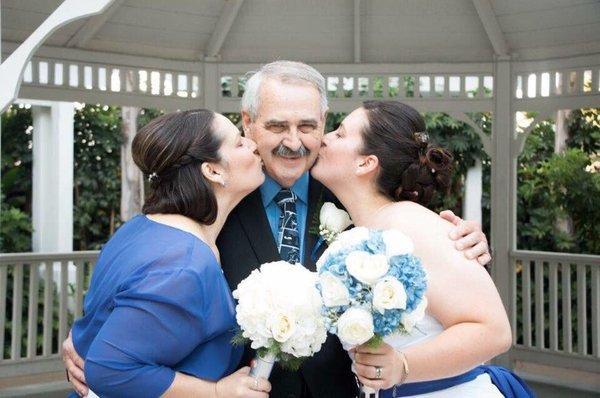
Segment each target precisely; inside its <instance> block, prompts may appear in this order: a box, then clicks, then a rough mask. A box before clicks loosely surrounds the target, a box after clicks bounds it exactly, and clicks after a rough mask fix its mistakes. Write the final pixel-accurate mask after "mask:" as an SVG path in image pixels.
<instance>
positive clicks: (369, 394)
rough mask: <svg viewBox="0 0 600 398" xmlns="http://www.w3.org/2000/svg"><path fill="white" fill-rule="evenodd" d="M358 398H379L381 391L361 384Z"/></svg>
mask: <svg viewBox="0 0 600 398" xmlns="http://www.w3.org/2000/svg"><path fill="white" fill-rule="evenodd" d="M358 398H379V391H378V390H374V389H372V388H371V387H367V386H363V385H362V384H361V385H360V391H359V393H358Z"/></svg>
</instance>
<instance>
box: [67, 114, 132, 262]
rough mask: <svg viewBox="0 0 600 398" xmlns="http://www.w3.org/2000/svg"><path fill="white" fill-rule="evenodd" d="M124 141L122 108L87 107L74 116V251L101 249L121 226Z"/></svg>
mask: <svg viewBox="0 0 600 398" xmlns="http://www.w3.org/2000/svg"><path fill="white" fill-rule="evenodd" d="M121 142H122V137H121V112H120V110H119V108H116V107H109V106H106V105H105V106H102V105H85V106H84V107H83V108H81V109H79V110H78V111H77V112H76V113H75V153H74V156H75V173H74V214H73V223H74V225H73V237H74V247H75V250H95V249H99V248H100V247H101V245H102V244H103V243H104V242H106V240H107V238H108V237H109V236H110V235H112V233H113V232H114V231H115V229H116V228H117V227H118V226H119V225H120V222H121V221H120V218H119V207H120V197H121V164H120V162H121V160H120V159H121Z"/></svg>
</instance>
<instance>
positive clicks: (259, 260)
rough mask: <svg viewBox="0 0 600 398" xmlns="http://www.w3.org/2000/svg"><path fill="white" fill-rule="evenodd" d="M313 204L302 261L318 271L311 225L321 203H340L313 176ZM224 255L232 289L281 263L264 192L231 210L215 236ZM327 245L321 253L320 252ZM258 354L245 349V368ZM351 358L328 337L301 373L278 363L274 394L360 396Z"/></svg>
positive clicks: (279, 397) (283, 397) (276, 397)
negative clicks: (257, 271)
mask: <svg viewBox="0 0 600 398" xmlns="http://www.w3.org/2000/svg"><path fill="white" fill-rule="evenodd" d="M308 197H309V200H308V201H309V203H308V212H307V220H306V228H305V231H304V233H305V235H304V265H305V266H306V267H307V268H308V269H310V270H311V271H315V270H316V265H315V262H314V261H313V260H312V258H311V253H312V250H313V247H314V245H315V244H316V242H317V237H316V236H315V235H312V234H310V232H309V231H310V227H311V225H312V221H313V219H314V217H315V214H316V212H318V211H319V210H320V209H319V208H317V207H318V206H319V205H320V204H321V203H322V202H336V200H335V197H334V196H333V194H331V192H329V191H328V190H327V189H326V188H324V187H323V185H322V184H321V183H319V182H318V181H316V180H314V179H313V178H310V181H309V196H308ZM217 246H218V248H219V252H220V254H221V265H222V267H223V272H224V273H225V277H226V278H227V281H228V283H229V287H230V288H231V290H235V288H236V287H237V285H238V284H239V283H240V282H241V281H242V280H243V279H244V278H246V277H247V276H248V275H249V274H250V272H251V271H252V270H253V269H255V268H257V267H259V266H260V265H261V264H263V263H266V262H271V261H279V260H281V257H280V256H279V252H278V250H277V246H276V244H275V241H274V239H273V234H272V233H271V228H270V226H269V221H268V219H267V215H266V213H265V210H264V207H263V204H262V199H261V195H260V190H258V189H257V190H256V191H254V192H253V193H251V194H250V195H248V196H247V197H246V198H244V200H243V201H242V202H240V204H239V205H238V206H237V207H236V208H235V209H234V210H233V211H232V212H231V214H230V215H229V218H228V219H227V222H226V223H225V225H224V227H223V230H222V231H221V234H220V235H219V237H218V239H217ZM324 249H325V245H323V247H322V248H321V250H320V251H319V253H318V254H319V255H320V254H321V253H322V251H323V250H324ZM253 357H254V353H253V351H252V350H251V349H250V348H249V347H246V349H245V352H244V357H243V359H242V363H241V366H245V365H247V364H248V363H249V361H250V360H251V359H252V358H253ZM350 365H351V362H350V359H349V357H348V354H347V353H346V352H345V351H344V350H343V348H342V345H341V344H340V341H339V340H338V338H337V337H336V336H333V335H328V336H327V341H326V342H325V344H323V346H322V347H321V350H320V351H319V352H318V353H317V354H316V355H315V356H313V357H312V358H310V359H308V360H306V362H305V363H304V364H303V365H302V367H301V368H300V370H299V371H297V372H291V371H287V370H284V369H282V368H281V367H279V366H278V365H277V364H276V365H275V367H274V369H273V372H272V373H271V377H270V379H269V380H270V382H271V384H272V386H273V389H272V391H271V393H270V395H269V396H270V397H271V398H350V397H355V396H357V388H356V383H355V380H354V376H353V374H352V372H351V370H350Z"/></svg>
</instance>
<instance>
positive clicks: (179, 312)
mask: <svg viewBox="0 0 600 398" xmlns="http://www.w3.org/2000/svg"><path fill="white" fill-rule="evenodd" d="M204 277H205V275H200V274H199V273H198V272H195V271H192V270H189V269H187V268H185V269H177V270H171V271H169V272H162V271H158V272H151V273H147V274H145V275H139V276H134V277H132V278H131V279H130V280H128V281H126V282H125V283H124V284H123V286H122V288H121V289H120V291H119V293H117V295H116V296H115V298H114V300H113V303H114V309H113V311H112V312H111V313H110V315H109V317H108V318H107V319H106V321H105V323H104V324H103V326H102V328H101V329H100V331H99V332H98V334H97V335H96V337H95V338H94V340H93V342H92V344H91V346H90V348H89V351H88V353H87V356H86V359H85V367H84V368H85V377H86V381H87V383H88V385H89V386H90V388H91V390H92V391H94V392H95V393H96V394H97V395H99V396H102V397H117V396H118V397H158V396H160V395H161V394H163V393H164V392H165V391H166V390H167V389H168V388H169V386H170V385H171V384H172V383H173V379H174V378H175V371H174V370H173V369H172V368H173V366H174V365H175V364H177V362H179V361H181V360H182V359H183V358H185V357H186V356H187V355H189V353H190V352H192V350H193V349H194V348H195V347H196V346H197V345H198V344H200V343H201V342H202V341H204V339H205V336H206V319H204V318H205V309H204V308H205V307H204V306H205V303H206V297H205V296H204V295H205V294H206V289H204V287H203V286H207V283H210V281H206V280H202V279H205V278H204Z"/></svg>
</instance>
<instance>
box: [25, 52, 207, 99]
mask: <svg viewBox="0 0 600 398" xmlns="http://www.w3.org/2000/svg"><path fill="white" fill-rule="evenodd" d="M23 83H24V84H26V85H30V86H49V87H57V88H70V89H74V90H77V89H79V90H92V91H98V92H107V93H131V94H135V95H150V96H160V97H173V96H176V97H180V98H197V97H198V96H199V95H200V75H199V74H198V73H189V72H182V71H177V70H169V69H158V68H143V67H131V66H126V65H107V64H102V63H93V62H84V63H82V62H75V61H67V60H55V59H48V58H34V59H33V60H32V61H30V62H29V64H28V65H27V68H26V69H25V73H24V76H23Z"/></svg>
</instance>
